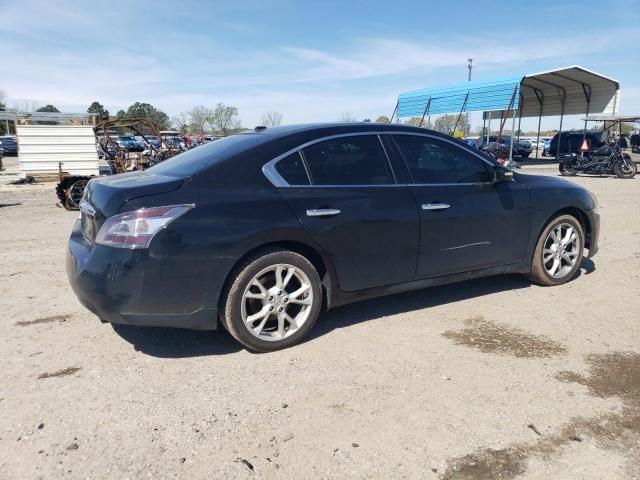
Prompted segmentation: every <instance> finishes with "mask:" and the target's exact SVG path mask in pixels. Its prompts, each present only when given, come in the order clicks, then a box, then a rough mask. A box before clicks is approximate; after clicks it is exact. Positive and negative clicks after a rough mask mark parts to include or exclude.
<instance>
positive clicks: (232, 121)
mask: <svg viewBox="0 0 640 480" xmlns="http://www.w3.org/2000/svg"><path fill="white" fill-rule="evenodd" d="M209 122H210V123H211V125H213V127H214V128H215V129H216V130H218V131H219V132H221V133H222V134H223V135H225V136H226V135H229V134H232V133H235V131H236V130H238V129H239V128H240V119H239V118H238V109H237V108H236V107H232V106H226V105H225V104H224V103H219V104H218V105H216V108H215V109H214V110H213V112H211V117H210V118H209Z"/></svg>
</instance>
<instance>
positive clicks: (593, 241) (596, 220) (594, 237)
mask: <svg viewBox="0 0 640 480" xmlns="http://www.w3.org/2000/svg"><path fill="white" fill-rule="evenodd" d="M587 218H588V219H589V225H590V227H591V228H590V229H589V238H588V243H587V248H588V249H589V255H588V258H591V257H593V256H594V255H595V254H596V253H598V237H599V236H600V215H598V214H597V213H596V212H595V211H593V210H589V211H587Z"/></svg>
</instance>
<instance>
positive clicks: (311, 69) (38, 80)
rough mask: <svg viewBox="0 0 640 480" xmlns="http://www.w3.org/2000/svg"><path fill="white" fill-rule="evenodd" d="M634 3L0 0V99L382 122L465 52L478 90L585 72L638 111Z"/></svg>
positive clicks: (459, 67)
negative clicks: (616, 85)
mask: <svg viewBox="0 0 640 480" xmlns="http://www.w3.org/2000/svg"><path fill="white" fill-rule="evenodd" d="M90 5H92V6H90ZM639 7H640V0H613V1H611V0H609V1H607V2H602V1H601V0H600V1H598V2H590V1H583V2H556V1H554V2H548V1H527V2H482V1H478V0H476V1H470V2H467V1H465V0H457V1H455V2H438V3H436V2H428V1H425V0H422V1H419V2H402V1H395V2H392V1H389V0H386V1H380V2H378V1H372V0H369V1H352V2H349V1H346V0H345V1H342V2H338V1H326V0H325V1H322V2H315V1H297V2H296V1H293V0H270V1H254V0H241V1H236V2H229V1H225V2H191V1H181V2H161V1H157V2H145V1H135V0H128V1H119V0H112V1H110V2H100V3H96V2H91V3H89V2H83V1H75V2H73V1H56V2H52V1H35V0H0V51H1V52H2V56H3V61H2V71H0V89H1V90H4V91H5V93H6V94H7V95H8V98H9V101H8V104H9V106H10V107H13V106H24V102H25V101H26V100H31V101H36V102H38V103H39V104H40V105H44V104H46V103H53V104H55V105H57V106H58V107H59V108H60V109H63V110H65V111H84V110H85V109H86V107H87V106H88V104H89V103H91V102H92V101H93V100H98V101H100V102H101V103H103V104H104V105H105V106H106V107H107V108H108V109H109V110H111V111H112V112H115V111H117V110H118V109H120V108H126V107H127V106H128V105H129V104H131V103H133V102H135V101H146V102H149V103H152V104H153V105H155V106H156V107H158V108H160V109H162V110H164V111H166V112H167V113H168V114H169V115H175V114H177V113H179V112H181V111H186V110H189V109H190V108H191V107H192V106H194V105H197V104H202V105H205V106H215V104H216V103H218V102H223V103H225V104H231V105H235V106H237V107H238V109H239V112H240V117H241V119H242V122H243V125H244V126H249V127H251V126H254V125H256V124H259V123H260V117H261V115H262V113H264V112H266V111H269V110H277V111H279V112H281V113H282V114H283V116H284V121H285V123H297V122H310V121H334V120H337V119H338V118H340V117H341V116H342V115H343V114H344V113H345V112H348V113H350V114H351V115H352V116H354V117H356V118H358V119H363V118H366V117H369V118H373V119H375V118H376V117H377V116H378V115H382V114H385V115H390V114H391V112H392V110H393V106H394V105H395V99H396V97H397V95H398V93H400V92H402V91H407V90H412V89H416V88H423V87H430V86H437V85H441V84H446V83H450V82H456V83H457V82H461V81H465V80H466V75H467V69H466V59H467V57H469V56H471V57H474V58H475V64H476V67H475V68H474V71H473V76H474V79H478V80H479V79H490V78H493V77H498V76H505V75H512V74H519V73H531V72H538V71H544V70H548V69H552V68H557V67H561V66H566V65H571V64H579V65H582V66H585V67H587V68H589V69H591V70H595V71H597V72H599V73H602V74H605V75H607V76H610V77H613V78H615V79H617V80H619V81H620V82H621V84H622V95H621V111H622V112H626V113H639V112H640V77H639V76H638V70H639V67H640V43H639V41H640V8H639ZM479 117H480V116H479V115H476V118H477V119H478V120H479ZM476 118H474V121H475V120H476ZM557 122H558V121H557V119H549V120H545V122H544V124H543V127H545V126H548V127H549V128H552V127H555V126H557V125H556V124H557ZM474 123H475V122H474ZM533 123H535V122H529V124H527V123H526V122H524V123H523V126H524V127H532V126H533ZM576 125H578V120H577V119H570V120H569V126H576Z"/></svg>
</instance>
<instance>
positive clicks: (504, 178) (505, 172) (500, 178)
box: [493, 165, 513, 183]
mask: <svg viewBox="0 0 640 480" xmlns="http://www.w3.org/2000/svg"><path fill="white" fill-rule="evenodd" d="M511 180H513V171H512V170H509V169H508V168H506V167H503V166H502V165H496V166H495V167H494V169H493V181H494V182H495V183H502V182H510V181H511Z"/></svg>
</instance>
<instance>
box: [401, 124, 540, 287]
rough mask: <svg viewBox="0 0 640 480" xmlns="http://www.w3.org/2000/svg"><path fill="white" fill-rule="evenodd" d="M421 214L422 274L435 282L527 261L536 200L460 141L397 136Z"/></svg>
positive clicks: (418, 271) (522, 187) (420, 275)
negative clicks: (498, 180)
mask: <svg viewBox="0 0 640 480" xmlns="http://www.w3.org/2000/svg"><path fill="white" fill-rule="evenodd" d="M393 140H394V142H395V145H396V146H397V150H398V151H399V153H400V156H401V158H402V159H403V160H404V162H405V164H406V166H407V168H408V171H409V177H410V178H411V182H412V184H411V186H410V188H411V191H412V192H413V194H414V196H415V199H416V202H417V205H418V208H419V210H420V252H419V256H418V266H417V275H418V276H419V277H433V276H439V275H447V274H455V273H460V272H465V271H470V270H475V269H480V268H485V267H495V266H499V265H508V264H511V263H516V262H519V261H522V260H523V259H524V254H525V250H526V245H527V239H528V236H529V224H530V222H529V216H530V215H529V209H530V197H529V192H528V190H527V189H526V188H525V187H524V186H523V185H522V184H520V183H518V182H517V181H511V182H502V183H496V182H494V181H493V176H494V168H495V167H494V166H493V165H491V164H490V163H489V162H488V161H486V160H484V159H483V158H481V157H480V155H479V154H478V155H476V154H475V153H473V152H472V151H470V150H469V149H467V148H466V147H464V146H462V145H459V144H458V143H457V142H456V141H455V140H451V141H449V140H445V139H442V138H437V137H435V136H429V135H393Z"/></svg>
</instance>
